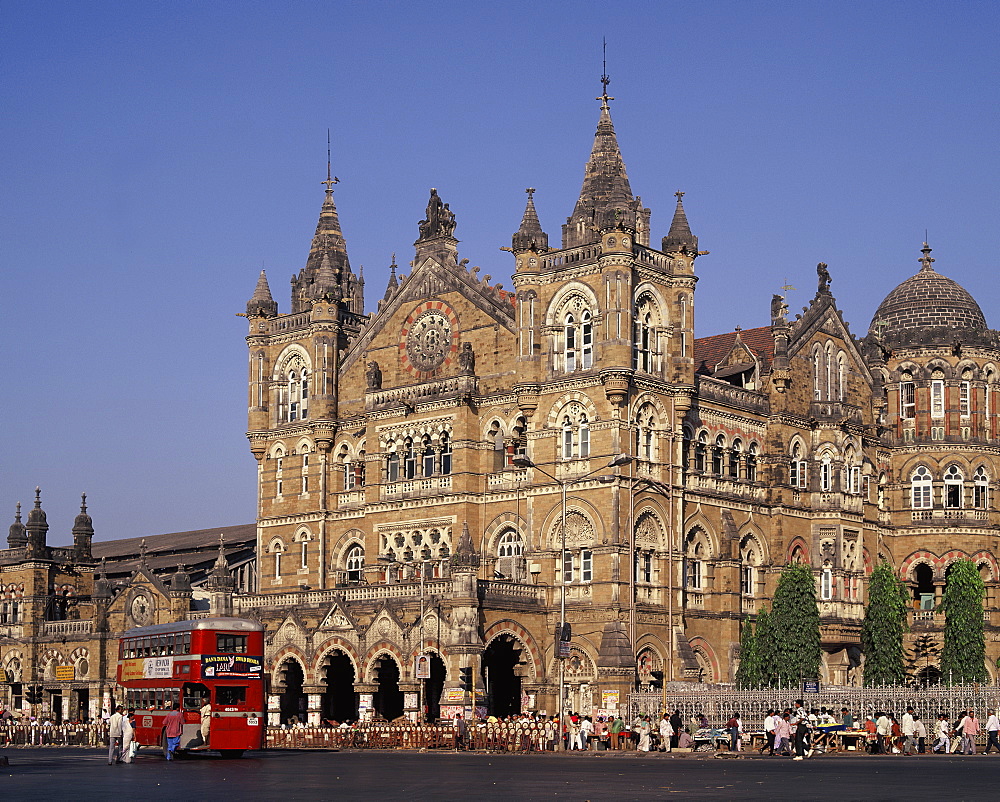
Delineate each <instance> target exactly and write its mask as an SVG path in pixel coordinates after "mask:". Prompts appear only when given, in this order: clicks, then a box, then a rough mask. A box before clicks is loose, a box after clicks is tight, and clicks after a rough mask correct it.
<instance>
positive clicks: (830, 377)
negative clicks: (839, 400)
mask: <svg viewBox="0 0 1000 802" xmlns="http://www.w3.org/2000/svg"><path fill="white" fill-rule="evenodd" d="M825 356H826V359H825V362H826V365H825V367H826V386H825V387H824V388H823V396H824V398H836V397H837V396H836V393H835V392H834V387H833V383H834V381H835V380H836V379H835V376H836V374H835V373H834V368H835V367H836V365H835V362H834V359H833V343H827V344H826V354H825Z"/></svg>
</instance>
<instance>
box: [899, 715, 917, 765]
mask: <svg viewBox="0 0 1000 802" xmlns="http://www.w3.org/2000/svg"><path fill="white" fill-rule="evenodd" d="M899 726H900V731H901V732H902V735H903V754H904V755H912V754H913V753H914V752H915V751H916V743H915V737H914V735H915V730H916V727H915V722H914V720H913V708H912V707H908V708H906V712H905V713H903V718H902V719H901V720H900V722H899Z"/></svg>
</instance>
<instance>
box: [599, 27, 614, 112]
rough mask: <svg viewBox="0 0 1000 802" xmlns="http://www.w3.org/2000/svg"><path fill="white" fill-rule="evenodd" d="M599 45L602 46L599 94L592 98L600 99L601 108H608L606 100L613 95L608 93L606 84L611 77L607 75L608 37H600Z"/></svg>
mask: <svg viewBox="0 0 1000 802" xmlns="http://www.w3.org/2000/svg"><path fill="white" fill-rule="evenodd" d="M601 47H602V48H603V60H602V62H601V65H602V66H601V87H602V90H601V96H600V97H598V98H594V99H595V100H600V101H601V108H602V109H606V108H608V101H609V100H614V98H613V97H611V96H610V95H608V84H609V83H611V79H610V78H609V77H608V39H607V37H602V38H601Z"/></svg>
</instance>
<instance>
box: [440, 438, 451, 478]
mask: <svg viewBox="0 0 1000 802" xmlns="http://www.w3.org/2000/svg"><path fill="white" fill-rule="evenodd" d="M440 443H441V473H442V474H445V475H447V474H450V473H451V438H449V437H448V433H447V432H442V433H441V437H440Z"/></svg>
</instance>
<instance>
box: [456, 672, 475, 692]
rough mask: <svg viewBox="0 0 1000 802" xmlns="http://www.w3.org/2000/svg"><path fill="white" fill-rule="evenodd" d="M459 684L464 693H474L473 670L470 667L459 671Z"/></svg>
mask: <svg viewBox="0 0 1000 802" xmlns="http://www.w3.org/2000/svg"><path fill="white" fill-rule="evenodd" d="M458 684H459V685H460V686H461V687H462V690H463V691H469V692H470V693H471V692H472V687H473V686H472V669H471V668H470V667H469V666H466V667H465V668H460V669H458Z"/></svg>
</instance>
